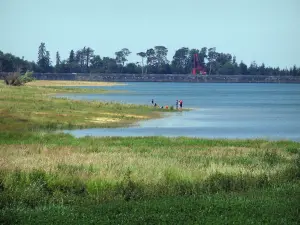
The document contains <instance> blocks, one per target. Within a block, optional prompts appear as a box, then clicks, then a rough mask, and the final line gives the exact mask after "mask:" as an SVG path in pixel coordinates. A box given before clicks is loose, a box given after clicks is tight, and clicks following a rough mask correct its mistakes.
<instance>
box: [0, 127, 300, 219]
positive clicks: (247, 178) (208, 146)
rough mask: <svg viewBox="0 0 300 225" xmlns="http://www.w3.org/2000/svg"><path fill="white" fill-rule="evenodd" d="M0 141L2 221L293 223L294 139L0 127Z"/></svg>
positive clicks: (297, 189) (298, 150)
mask: <svg viewBox="0 0 300 225" xmlns="http://www.w3.org/2000/svg"><path fill="white" fill-rule="evenodd" d="M0 140H1V141H0V156H1V173H0V174H1V179H0V183H1V194H0V198H1V199H0V202H1V208H2V213H3V216H4V217H5V218H6V219H7V220H11V219H15V220H19V222H20V221H21V222H22V221H23V222H24V221H28V222H29V221H30V222H31V223H33V222H34V223H36V222H37V221H40V220H42V219H46V218H47V217H48V216H49V217H51V218H52V219H53V218H56V219H55V220H56V222H57V223H59V221H63V219H64V216H63V215H67V214H68V213H71V217H72V220H70V223H72V221H73V222H74V220H77V219H78V224H79V223H80V221H81V222H84V221H85V222H87V223H89V220H92V219H93V220H103V221H106V222H109V221H110V222H112V221H111V219H115V220H116V221H115V222H118V223H123V222H126V223H128V224H129V223H130V222H131V221H132V220H133V221H138V220H142V222H145V221H144V220H147V218H148V219H149V221H148V222H150V219H154V221H157V222H159V221H160V219H163V220H167V219H169V222H173V223H174V222H176V220H178V221H182V219H183V218H182V216H183V215H186V216H187V215H192V220H193V221H194V222H200V221H206V222H207V223H209V221H215V222H222V219H220V218H219V217H216V218H213V217H214V216H217V215H218V214H219V213H222V215H223V216H224V218H226V219H227V220H228V222H234V221H239V222H241V221H243V222H245V219H246V218H245V216H250V218H249V220H248V222H249V224H250V223H251V222H257V221H260V220H261V219H262V220H261V221H260V222H262V221H265V223H269V222H271V221H273V222H274V221H280V220H282V221H283V222H284V223H288V224H296V223H295V222H296V221H297V218H298V217H297V212H299V205H296V204H295V203H296V202H297V201H298V200H299V199H300V198H299V197H300V195H299V194H300V186H299V177H300V157H299V156H300V144H299V143H295V142H289V141H281V142H270V141H266V140H231V141H230V140H201V139H190V138H162V137H145V138H91V137H89V138H88V137H85V138H79V139H76V138H74V137H72V136H70V135H63V134H47V133H26V134H22V135H19V134H18V135H16V134H12V133H1V134H0ZM281 194H283V195H284V196H281ZM277 196H279V198H278V197H277ZM287 196H288V197H287ZM280 199H281V200H280ZM283 199H284V200H285V203H284V204H283V203H282V202H281V201H282V200H283ZM294 204H295V205H294ZM247 206H249V207H250V209H251V210H253V211H252V212H249V209H248V208H247ZM141 207H143V208H141ZM186 207H187V208H186ZM277 207H279V208H277ZM229 209H230V210H229ZM111 210H116V211H111ZM143 210H145V211H143ZM156 210H159V212H157V211H156ZM189 210H190V211H189ZM228 210H229V211H228ZM272 210H275V212H278V213H279V214H276V215H272V212H274V211H272ZM146 211H147V212H146ZM148 211H149V212H148ZM101 212H103V213H104V214H103V213H102V214H101ZM129 212H131V213H129ZM239 212H240V213H241V214H238V213H239ZM264 212H265V213H266V214H262V213H264ZM170 213H175V215H173V214H172V217H171V215H169V214H170ZM186 213H187V214H186ZM189 213H190V214H189ZM253 213H254V214H253ZM283 213H284V214H285V217H284V218H281V216H282V215H283ZM12 215H16V217H13V216H12ZM82 215H86V217H84V218H81V216H82ZM141 216H142V218H141ZM203 216H205V217H203ZM231 216H234V217H232V218H231ZM108 217H110V218H108ZM88 218H89V219H88ZM190 219H191V218H190ZM50 221H52V220H51V219H50ZM193 221H190V222H193ZM298 221H299V220H298ZM52 222H53V221H52ZM246 224H247V223H246Z"/></svg>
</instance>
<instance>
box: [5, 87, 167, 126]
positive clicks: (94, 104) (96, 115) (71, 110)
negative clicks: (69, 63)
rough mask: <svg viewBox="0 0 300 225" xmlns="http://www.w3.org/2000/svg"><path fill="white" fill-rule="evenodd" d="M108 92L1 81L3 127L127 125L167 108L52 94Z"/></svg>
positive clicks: (158, 113)
mask: <svg viewBox="0 0 300 225" xmlns="http://www.w3.org/2000/svg"><path fill="white" fill-rule="evenodd" d="M62 92H63V93H75V92H76V93H77V92H81V93H88V92H97V93H103V94H105V93H108V91H105V90H99V89H84V88H82V89H81V88H63V87H30V86H21V87H9V86H4V85H3V84H2V85H0V129H1V130H10V131H16V130H19V131H32V130H41V129H44V130H57V129H74V128H84V127H124V126H129V125H132V124H134V123H135V122H137V121H138V120H141V119H151V118H159V117H160V116H161V112H164V111H166V110H163V109H157V108H153V107H150V106H139V105H124V104H119V103H107V102H100V101H89V102H86V101H77V100H69V99H62V98H53V97H50V95H54V94H58V93H62Z"/></svg>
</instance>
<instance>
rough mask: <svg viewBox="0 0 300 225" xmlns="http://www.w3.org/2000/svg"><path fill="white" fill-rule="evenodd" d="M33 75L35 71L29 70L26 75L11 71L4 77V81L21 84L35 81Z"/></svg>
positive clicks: (14, 84) (13, 84)
mask: <svg viewBox="0 0 300 225" xmlns="http://www.w3.org/2000/svg"><path fill="white" fill-rule="evenodd" d="M32 75H33V73H32V72H29V71H27V72H26V73H25V74H24V75H21V74H20V73H11V74H8V75H7V76H5V77H4V82H5V84H6V85H11V86H21V85H23V84H25V83H28V82H30V81H33V80H34V77H33V76H32Z"/></svg>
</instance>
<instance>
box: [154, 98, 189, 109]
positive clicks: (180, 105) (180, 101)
mask: <svg viewBox="0 0 300 225" xmlns="http://www.w3.org/2000/svg"><path fill="white" fill-rule="evenodd" d="M151 103H152V105H153V106H154V107H160V106H159V105H158V104H157V103H156V102H154V99H152V100H151ZM182 104H183V101H182V100H176V103H175V106H176V110H178V109H179V110H182ZM160 108H162V109H163V108H164V107H163V106H161V107H160ZM165 109H169V106H168V105H166V106H165Z"/></svg>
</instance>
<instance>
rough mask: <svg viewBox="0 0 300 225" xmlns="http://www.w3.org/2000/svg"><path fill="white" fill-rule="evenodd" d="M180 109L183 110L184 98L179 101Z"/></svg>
mask: <svg viewBox="0 0 300 225" xmlns="http://www.w3.org/2000/svg"><path fill="white" fill-rule="evenodd" d="M179 106H180V110H182V100H180V101H179Z"/></svg>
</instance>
